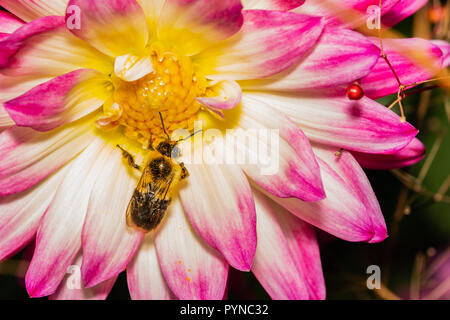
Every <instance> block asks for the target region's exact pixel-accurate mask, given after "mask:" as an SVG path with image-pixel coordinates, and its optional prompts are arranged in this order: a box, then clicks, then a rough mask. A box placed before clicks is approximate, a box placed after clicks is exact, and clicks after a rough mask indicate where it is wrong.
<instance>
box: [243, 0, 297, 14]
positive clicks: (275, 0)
mask: <svg viewBox="0 0 450 320" xmlns="http://www.w3.org/2000/svg"><path fill="white" fill-rule="evenodd" d="M241 2H242V5H243V6H244V10H250V9H260V10H283V11H289V10H292V9H295V8H297V7H300V6H301V5H302V4H303V3H304V2H305V0H241Z"/></svg>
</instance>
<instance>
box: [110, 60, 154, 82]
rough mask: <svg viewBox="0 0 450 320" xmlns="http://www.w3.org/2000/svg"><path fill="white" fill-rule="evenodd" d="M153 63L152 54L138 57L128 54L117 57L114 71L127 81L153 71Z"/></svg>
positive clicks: (137, 78)
mask: <svg viewBox="0 0 450 320" xmlns="http://www.w3.org/2000/svg"><path fill="white" fill-rule="evenodd" d="M153 70H154V69H153V63H152V60H151V58H150V56H144V57H138V56H135V55H132V54H126V55H123V56H120V57H117V58H116V62H115V64H114V73H115V74H116V76H118V77H119V78H120V79H122V80H125V81H129V82H131V81H136V80H139V79H141V78H143V77H145V76H146V75H148V74H149V73H152V72H153Z"/></svg>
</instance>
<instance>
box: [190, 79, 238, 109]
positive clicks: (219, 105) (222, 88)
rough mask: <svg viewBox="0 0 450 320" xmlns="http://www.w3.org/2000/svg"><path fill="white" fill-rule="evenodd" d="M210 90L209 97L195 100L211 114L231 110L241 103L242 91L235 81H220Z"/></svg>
mask: <svg viewBox="0 0 450 320" xmlns="http://www.w3.org/2000/svg"><path fill="white" fill-rule="evenodd" d="M210 90H211V91H212V94H211V96H209V97H200V98H197V101H198V102H199V103H200V104H201V105H202V106H204V107H206V108H208V109H210V110H211V111H213V112H216V113H220V112H221V111H220V110H227V109H232V108H234V107H236V106H237V105H238V104H239V103H240V102H241V98H242V89H241V86H240V85H239V84H238V83H237V82H235V81H232V80H227V81H221V82H219V83H217V84H216V85H214V86H213V87H211V88H210ZM214 94H216V95H214Z"/></svg>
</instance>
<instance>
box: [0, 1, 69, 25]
mask: <svg viewBox="0 0 450 320" xmlns="http://www.w3.org/2000/svg"><path fill="white" fill-rule="evenodd" d="M68 2H69V0H52V1H48V0H32V1H30V0H0V6H2V7H4V8H5V9H6V10H8V11H9V12H12V13H13V14H14V15H15V16H17V17H19V18H21V19H22V20H24V21H27V22H28V21H33V20H35V19H37V18H40V17H44V16H63V15H64V12H65V10H66V7H67V3H68Z"/></svg>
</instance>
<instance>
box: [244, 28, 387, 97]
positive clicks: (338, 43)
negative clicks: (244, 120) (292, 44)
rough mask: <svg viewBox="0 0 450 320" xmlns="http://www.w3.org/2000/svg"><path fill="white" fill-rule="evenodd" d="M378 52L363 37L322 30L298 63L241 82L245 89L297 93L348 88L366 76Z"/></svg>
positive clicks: (326, 29) (341, 30)
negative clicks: (314, 44)
mask: <svg viewBox="0 0 450 320" xmlns="http://www.w3.org/2000/svg"><path fill="white" fill-rule="evenodd" d="M379 55H380V49H379V48H378V47H377V46H375V45H374V44H373V43H372V42H370V41H369V40H367V38H366V37H364V36H363V35H361V34H359V33H357V32H354V31H351V30H347V29H339V28H331V27H328V28H325V30H324V32H323V33H322V35H321V37H320V39H319V41H318V42H317V44H316V46H315V47H314V48H313V49H312V51H311V52H310V53H308V54H307V55H306V56H305V57H304V58H303V59H302V60H301V61H300V62H299V63H297V64H296V65H295V66H293V67H292V68H289V69H287V70H285V71H283V72H281V73H277V74H275V75H273V76H271V77H268V78H265V79H261V80H252V81H243V82H242V85H243V86H244V88H245V89H256V90H275V91H296V90H302V89H303V90H304V89H316V88H323V87H330V86H339V85H343V84H345V85H347V84H348V83H351V82H352V81H354V80H357V79H360V78H362V77H364V76H365V75H367V74H368V73H369V72H370V70H371V69H372V67H373V66H374V65H375V63H376V62H377V61H378V57H379Z"/></svg>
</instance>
